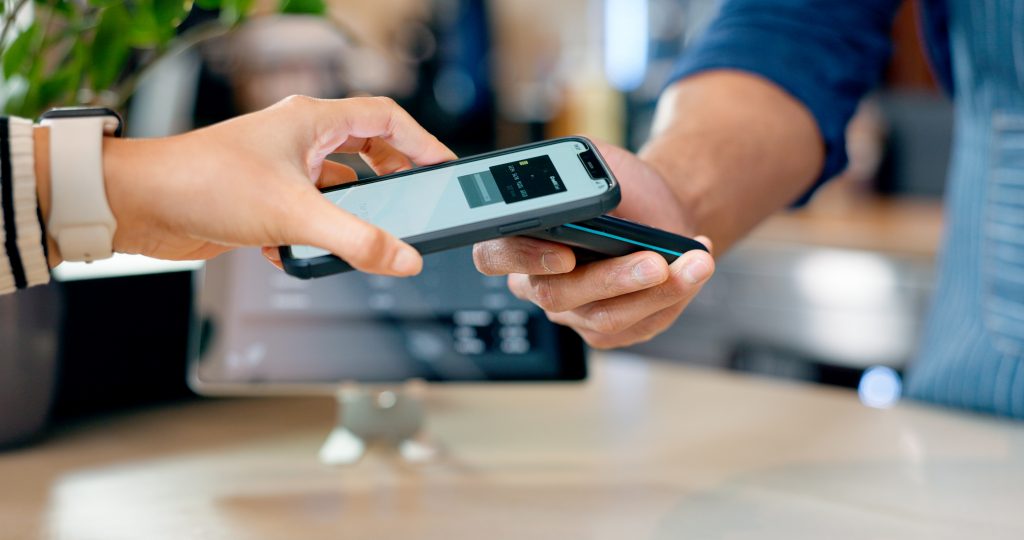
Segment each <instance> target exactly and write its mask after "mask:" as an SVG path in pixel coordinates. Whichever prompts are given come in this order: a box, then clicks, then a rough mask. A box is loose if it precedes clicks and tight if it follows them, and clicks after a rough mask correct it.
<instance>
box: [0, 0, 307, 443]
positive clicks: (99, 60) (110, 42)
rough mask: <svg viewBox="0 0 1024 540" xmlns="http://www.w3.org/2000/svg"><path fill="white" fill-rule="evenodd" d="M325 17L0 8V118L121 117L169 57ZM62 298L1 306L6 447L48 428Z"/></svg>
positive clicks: (218, 0)
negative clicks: (70, 109) (90, 110)
mask: <svg viewBox="0 0 1024 540" xmlns="http://www.w3.org/2000/svg"><path fill="white" fill-rule="evenodd" d="M324 12H325V3H324V1H323V0H279V1H275V2H257V1H254V0H195V1H193V0H135V1H126V2H118V1H111V0H0V110H2V112H3V113H4V114H10V115H17V116H22V117H25V118H36V117H38V116H39V114H41V113H42V112H44V111H45V110H47V109H49V108H51V107H57V106H69V105H89V106H105V107H111V108H114V109H116V110H119V111H122V112H123V111H124V106H125V104H126V103H127V102H128V100H129V99H130V98H131V96H132V94H133V92H134V91H135V88H136V86H137V84H138V82H139V80H140V79H142V78H144V77H145V74H146V73H147V71H148V70H149V69H150V68H151V67H152V66H154V65H155V64H156V63H157V62H158V61H159V60H160V59H162V58H165V57H167V56H168V55H174V54H177V53H179V52H181V51H183V50H185V49H188V48H189V47H192V46H194V45H196V44H197V43H200V42H203V41H205V40H208V39H210V38H213V37H217V36H221V35H224V34H226V33H228V32H231V31H232V30H234V29H235V28H237V27H238V25H239V24H240V23H241V22H243V21H244V20H245V19H246V18H249V17H252V16H255V15H259V14H274V13H301V14H323V13H324ZM128 120H129V122H130V119H128ZM62 296H64V295H63V294H62V292H61V291H60V289H59V288H57V287H54V286H50V287H40V288H36V289H34V290H30V291H25V292H22V293H19V294H16V295H8V296H2V297H0V447H4V446H10V445H12V444H16V443H19V442H23V441H26V440H29V439H30V438H31V437H32V436H33V435H35V434H37V433H39V432H40V431H41V429H42V428H43V427H44V426H45V423H46V420H47V414H48V411H49V410H50V407H51V405H52V402H53V393H54V389H55V381H56V373H57V371H58V365H59V358H58V355H60V354H61V351H60V349H61V346H60V343H61V340H60V325H61V320H62V318H63V315H62V313H63V312H64V311H65V310H64V308H63V300H62Z"/></svg>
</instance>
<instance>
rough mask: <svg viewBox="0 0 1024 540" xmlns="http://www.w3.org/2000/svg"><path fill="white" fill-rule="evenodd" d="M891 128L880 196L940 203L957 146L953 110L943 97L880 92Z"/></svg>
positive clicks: (877, 184) (878, 184)
mask: <svg viewBox="0 0 1024 540" xmlns="http://www.w3.org/2000/svg"><path fill="white" fill-rule="evenodd" d="M877 102H878V104H879V106H880V107H881V109H882V112H883V113H884V116H885V121H886V124H887V125H888V138H887V140H886V147H885V156H884V158H883V160H882V165H881V167H880V170H879V172H878V176H877V178H876V181H875V189H876V190H877V191H878V192H879V193H883V194H891V195H911V196H925V197H935V198H940V197H942V194H943V193H944V192H945V188H946V174H947V172H946V171H947V169H948V167H949V159H950V152H951V150H952V142H953V104H952V102H950V101H949V99H948V98H946V97H945V96H942V95H939V94H932V93H926V92H893V91H889V92H881V93H879V94H878V99H877Z"/></svg>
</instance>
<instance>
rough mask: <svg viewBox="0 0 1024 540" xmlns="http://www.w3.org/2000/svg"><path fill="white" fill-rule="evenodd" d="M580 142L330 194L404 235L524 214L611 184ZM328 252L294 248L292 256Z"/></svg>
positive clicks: (349, 208) (456, 164) (357, 213)
mask: <svg viewBox="0 0 1024 540" xmlns="http://www.w3.org/2000/svg"><path fill="white" fill-rule="evenodd" d="M586 150H587V147H586V146H585V145H583V143H581V142H578V141H572V140H570V141H559V142H555V143H552V144H551V145H549V146H543V147H536V148H532V149H527V150H520V151H516V152H510V153H507V154H502V155H500V156H494V157H489V158H484V159H475V160H467V161H464V162H460V161H454V162H452V163H451V164H450V165H447V166H442V167H438V168H436V169H432V170H427V171H423V172H414V173H412V174H408V175H405V176H400V177H398V178H392V179H388V180H381V181H377V182H367V183H364V184H361V183H355V184H350V185H346V186H343V187H341V188H340V189H336V190H332V191H328V192H326V193H324V196H325V197H327V198H328V199H329V200H330V201H331V202H333V203H334V204H336V205H337V206H339V207H340V208H342V209H344V210H346V211H348V212H350V213H352V214H354V215H355V216H356V217H358V218H360V219H362V220H364V221H367V222H369V223H372V224H374V225H376V226H378V227H380V228H382V229H384V230H386V231H388V232H390V233H391V234H393V235H395V236H397V237H399V238H409V237H413V236H418V235H422V234H427V233H432V232H438V231H442V230H445V229H450V228H453V227H458V226H460V225H466V224H470V223H476V222H480V221H486V220H490V219H495V218H501V217H507V216H511V215H515V214H520V213H523V212H527V211H530V210H536V209H538V208H544V207H547V206H555V205H559V204H563V203H567V202H572V201H577V200H581V199H586V198H588V197H593V196H596V195H600V194H601V193H604V192H606V191H608V189H609V187H610V186H609V185H608V181H607V180H605V179H594V178H592V177H591V176H590V174H589V173H588V172H587V169H586V168H585V167H584V165H583V162H582V161H581V159H580V156H579V154H580V153H581V152H584V151H586ZM323 255H327V251H324V250H322V249H319V248H314V247H310V246H292V256H293V257H294V258H297V259H307V258H313V257H319V256H323Z"/></svg>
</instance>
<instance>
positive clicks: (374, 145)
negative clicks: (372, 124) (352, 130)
mask: <svg viewBox="0 0 1024 540" xmlns="http://www.w3.org/2000/svg"><path fill="white" fill-rule="evenodd" d="M359 157H361V158H363V161H364V162H366V164H367V165H369V166H370V168H371V169H373V172H375V173H377V174H391V173H395V172H400V171H407V170H409V169H411V168H413V162H412V160H410V159H409V158H408V157H406V156H405V154H402V153H401V152H399V151H398V150H395V149H394V148H393V147H392V146H391V145H390V144H388V143H387V142H386V141H384V139H381V138H379V137H370V138H369V139H364V141H363V145H362V147H361V148H360V149H359Z"/></svg>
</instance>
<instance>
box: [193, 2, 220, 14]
mask: <svg viewBox="0 0 1024 540" xmlns="http://www.w3.org/2000/svg"><path fill="white" fill-rule="evenodd" d="M196 5H197V6H199V7H201V8H203V9H205V10H208V11H213V10H215V9H220V5H221V0H196Z"/></svg>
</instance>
